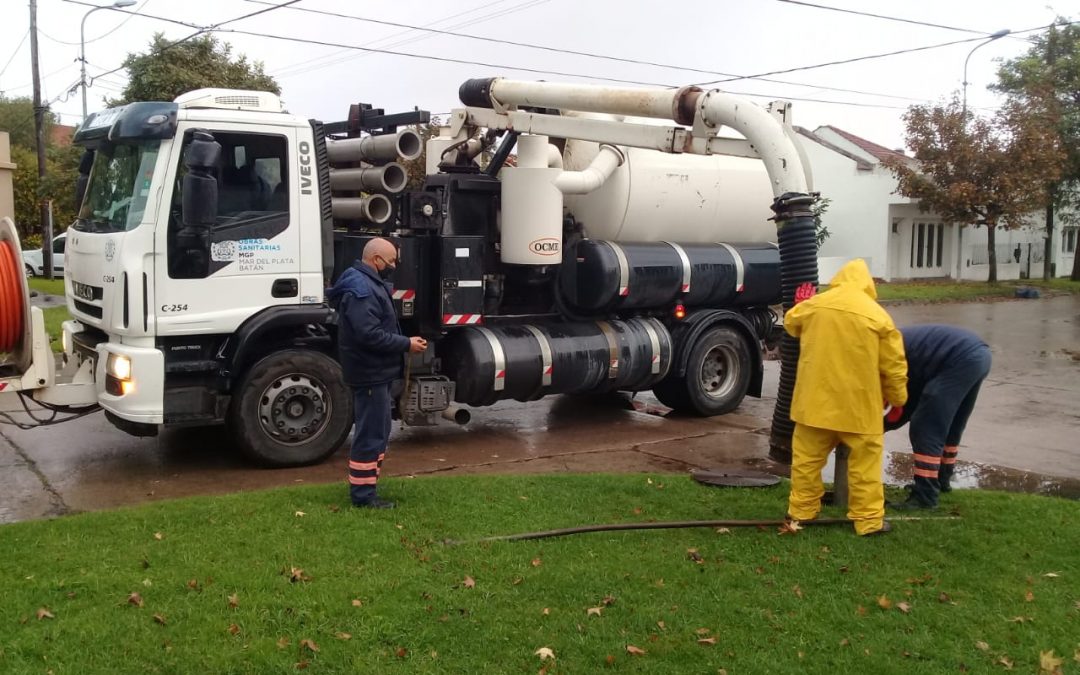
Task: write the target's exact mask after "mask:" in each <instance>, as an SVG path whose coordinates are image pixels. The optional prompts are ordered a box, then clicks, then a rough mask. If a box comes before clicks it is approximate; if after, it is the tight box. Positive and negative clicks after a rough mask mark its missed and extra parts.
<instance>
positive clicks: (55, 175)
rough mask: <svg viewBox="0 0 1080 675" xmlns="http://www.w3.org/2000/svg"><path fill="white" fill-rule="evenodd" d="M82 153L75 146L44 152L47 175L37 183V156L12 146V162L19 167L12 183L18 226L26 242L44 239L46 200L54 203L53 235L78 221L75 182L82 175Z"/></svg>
mask: <svg viewBox="0 0 1080 675" xmlns="http://www.w3.org/2000/svg"><path fill="white" fill-rule="evenodd" d="M81 152H82V151H81V149H79V148H78V147H74V146H67V147H51V148H48V149H47V150H46V152H45V162H46V166H47V173H46V176H45V180H44V181H43V182H41V181H39V180H38V175H37V155H36V154H35V152H34V151H33V150H32V149H30V148H26V147H23V146H21V145H13V146H11V161H12V162H13V163H14V164H15V165H16V167H15V173H14V176H13V177H12V183H13V188H14V193H15V223H16V224H17V225H18V226H19V232H20V234H21V235H22V236H23V238H24V241H27V240H28V238H29V237H33V236H40V235H41V210H40V206H39V204H41V201H42V200H43V199H51V200H52V202H53V235H54V236H55V235H57V234H59V233H61V232H63V231H64V230H65V229H67V226H68V225H70V224H71V222H72V221H74V220H75V215H76V214H75V211H76V209H75V179H76V178H77V177H78V174H79V156H80V154H81Z"/></svg>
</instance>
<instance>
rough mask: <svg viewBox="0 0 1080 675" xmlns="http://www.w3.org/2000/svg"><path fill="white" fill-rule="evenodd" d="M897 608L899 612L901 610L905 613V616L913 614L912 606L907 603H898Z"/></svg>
mask: <svg viewBox="0 0 1080 675" xmlns="http://www.w3.org/2000/svg"><path fill="white" fill-rule="evenodd" d="M896 608H897V609H898V610H900V611H901V612H903V613H904V614H911V605H909V604H908V603H906V602H898V603H896Z"/></svg>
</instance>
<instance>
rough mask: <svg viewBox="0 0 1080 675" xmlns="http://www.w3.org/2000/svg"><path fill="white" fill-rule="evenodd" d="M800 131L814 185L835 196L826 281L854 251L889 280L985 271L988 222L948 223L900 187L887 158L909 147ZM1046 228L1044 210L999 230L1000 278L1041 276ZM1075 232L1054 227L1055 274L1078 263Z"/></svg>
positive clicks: (839, 132) (833, 130)
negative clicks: (981, 224)
mask: <svg viewBox="0 0 1080 675" xmlns="http://www.w3.org/2000/svg"><path fill="white" fill-rule="evenodd" d="M796 130H797V132H798V134H799V137H800V140H801V141H802V146H803V149H804V150H805V152H806V154H807V156H808V158H809V161H810V167H811V170H812V172H813V182H814V190H816V191H818V192H820V193H821V195H822V196H823V197H828V198H830V199H831V200H832V202H831V203H830V205H829V208H828V210H827V211H826V213H825V215H824V216H823V217H822V220H823V223H824V224H825V226H826V227H827V228H828V230H829V233H830V236H829V238H828V239H827V240H826V241H825V243H824V244H823V245H822V247H821V253H820V256H821V261H820V262H821V274H820V278H821V280H822V282H823V283H825V282H828V280H829V278H830V277H831V275H832V273H834V272H835V270H836V269H838V268H839V266H840V265H842V264H843V263H844V262H846V261H847V260H850V259H852V258H864V259H865V260H866V261H867V263H868V264H869V265H870V272H871V273H872V274H873V275H874V276H875V277H877V278H880V279H885V280H887V281H892V280H894V279H895V280H899V279H921V278H942V277H951V278H959V279H972V280H980V281H983V280H985V279H986V278H987V272H988V268H987V257H988V256H987V250H986V228H983V227H971V226H958V225H957V224H955V223H947V222H944V220H943V219H942V218H941V217H939V216H936V215H935V214H933V213H921V212H920V211H919V207H918V203H917V202H916V201H914V200H911V199H908V198H907V197H903V196H901V195H899V194H896V187H897V182H896V179H895V178H893V175H892V172H891V171H889V170H888V169H887V168H885V167H884V166H883V165H882V162H883V161H884V160H886V159H888V158H890V157H897V156H904V155H903V153H901V152H899V151H896V150H890V149H889V148H886V147H884V146H881V145H878V144H877V143H873V142H871V141H868V140H866V139H864V138H860V137H858V136H856V135H854V134H852V133H849V132H847V131H844V130H843V129H838V128H837V127H835V126H822V127H818V128H817V129H815V130H814V131H809V130H807V129H804V128H801V127H796ZM1044 233H1045V228H1044V227H1043V225H1042V216H1041V214H1037V215H1033V216H1032V225H1031V226H1029V227H1023V228H1020V229H1017V230H1008V231H1007V230H1000V229H999V230H998V231H997V233H996V234H997V246H996V248H997V259H998V278H999V279H1019V278H1024V277H1028V276H1033V277H1041V276H1042V260H1043V251H1044V246H1045V235H1044ZM1077 238H1078V235H1077V228H1076V227H1067V228H1064V229H1061V228H1060V227H1057V226H1056V227H1055V237H1054V239H1055V242H1054V260H1055V263H1056V274H1057V276H1068V274H1069V272H1070V271H1071V270H1072V263H1073V256H1074V255H1075V253H1076V246H1077Z"/></svg>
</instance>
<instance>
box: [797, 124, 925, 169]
mask: <svg viewBox="0 0 1080 675" xmlns="http://www.w3.org/2000/svg"><path fill="white" fill-rule="evenodd" d="M818 129H828V130H829V131H832V132H833V133H834V134H836V135H837V136H840V137H841V138H843V139H844V140H846V141H848V142H850V143H853V144H855V145H857V146H858V147H859V149H861V150H863V151H865V152H867V153H869V154H871V155H873V156H874V157H875V158H876V159H877V160H878V161H879V162H884V161H885V160H887V159H893V158H896V159H901V158H904V159H911V158H910V157H908V156H907V155H905V154H904V153H902V152H897V151H896V150H890V149H889V148H886V147H885V146H884V145H878V144H877V143H875V142H873V141H868V140H866V139H865V138H863V137H861V136H856V135H855V134H853V133H851V132H850V131H844V130H843V129H840V128H839V127H834V126H832V125H831V124H826V125H824V126H821V127H818ZM815 131H816V130H815Z"/></svg>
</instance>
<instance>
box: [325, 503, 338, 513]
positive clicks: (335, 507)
mask: <svg viewBox="0 0 1080 675" xmlns="http://www.w3.org/2000/svg"><path fill="white" fill-rule="evenodd" d="M327 508H329V509H330V513H340V512H341V507H340V506H338V505H337V504H331V505H330V506H329V507H327Z"/></svg>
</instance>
